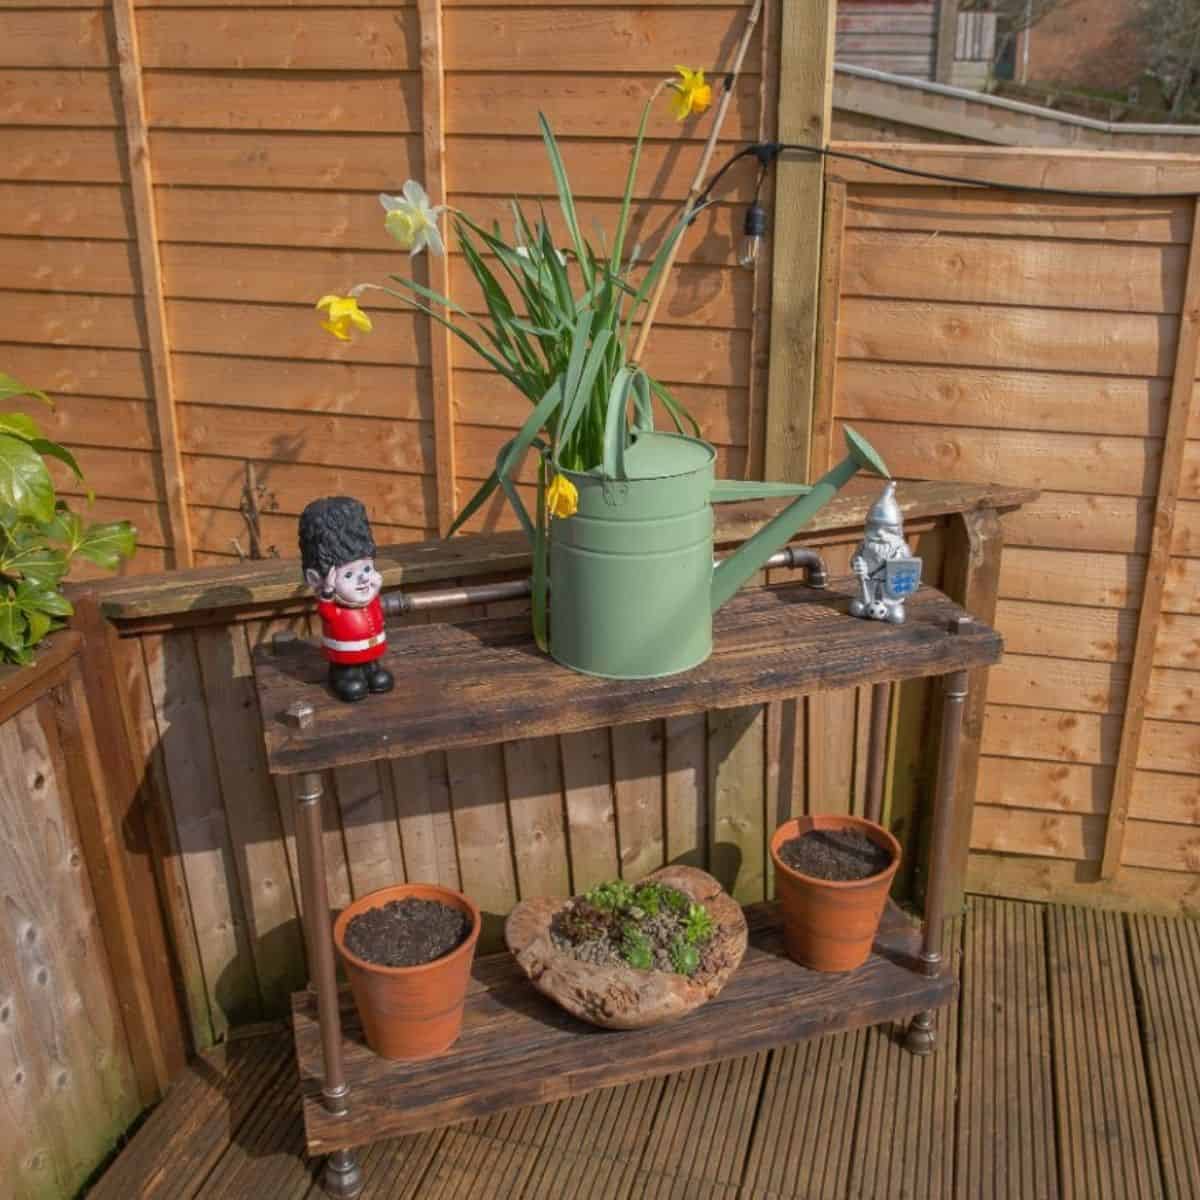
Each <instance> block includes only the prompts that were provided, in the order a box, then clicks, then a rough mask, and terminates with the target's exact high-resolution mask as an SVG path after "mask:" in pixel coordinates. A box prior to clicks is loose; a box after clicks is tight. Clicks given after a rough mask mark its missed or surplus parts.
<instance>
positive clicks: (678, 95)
mask: <svg viewBox="0 0 1200 1200" xmlns="http://www.w3.org/2000/svg"><path fill="white" fill-rule="evenodd" d="M675 70H676V71H678V72H679V82H678V83H672V84H671V88H672V90H673V91H674V92H675V94H674V95H673V96H672V97H671V111H672V112H673V113H674V114H675V117H676V119H677V120H679V121H686V120H687V119H688V117H690V116H691V115H692V114H693V113H702V112H704V110H705V109H706V108H708V106H709V105H710V104H711V103H712V87H711V86H710V85H709V84H707V83H705V82H704V72H703V71H689V70H688V69H687V67H676V68H675Z"/></svg>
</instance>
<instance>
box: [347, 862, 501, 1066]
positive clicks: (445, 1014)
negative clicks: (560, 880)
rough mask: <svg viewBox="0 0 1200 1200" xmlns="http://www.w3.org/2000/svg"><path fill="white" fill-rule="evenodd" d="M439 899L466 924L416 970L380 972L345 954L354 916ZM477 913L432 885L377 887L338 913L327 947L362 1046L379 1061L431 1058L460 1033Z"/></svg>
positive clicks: (458, 894) (461, 897)
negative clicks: (458, 937) (442, 951)
mask: <svg viewBox="0 0 1200 1200" xmlns="http://www.w3.org/2000/svg"><path fill="white" fill-rule="evenodd" d="M409 899H417V900H440V901H441V902H442V903H443V904H446V905H449V906H450V907H451V908H457V909H458V910H459V912H464V913H466V914H467V916H468V917H469V918H470V919H471V932H470V933H469V934H468V935H467V940H466V941H465V942H463V944H462V945H461V946H458V947H457V948H456V949H454V950H451V951H450V953H449V954H446V955H443V956H442V957H441V958H435V959H434V960H433V962H427V963H422V964H421V965H420V966H416V967H381V966H378V965H376V964H375V963H369V962H366V961H365V960H364V959H361V958H359V957H358V956H357V955H356V954H353V953H352V952H351V951H349V950H347V949H346V926H347V925H348V924H349V923H350V922H351V921H352V920H353V919H354V918H355V917H356V916H358V914H359V913H361V912H365V911H366V910H367V909H371V908H381V907H382V906H383V905H385V904H387V903H388V902H389V901H391V900H409ZM481 924H482V922H481V919H480V916H479V909H478V908H477V907H476V906H475V904H474V902H473V901H472V900H470V899H469V898H468V897H467V896H464V895H463V894H462V893H461V892H456V891H453V890H452V889H451V888H444V887H439V886H438V885H437V884H436V883H399V884H395V885H394V886H392V887H385V888H380V889H379V890H378V891H375V892H371V893H370V894H369V895H366V896H363V897H362V898H361V899H359V900H355V901H354V903H353V904H351V905H348V906H347V907H346V908H344V909H343V910H342V912H341V914H340V915H339V916H338V919H337V921H336V922H335V923H334V926H333V942H334V945H335V946H336V947H337V952H338V954H339V955H340V956H341V959H342V962H343V963H344V964H345V967H346V975H347V976H348V977H349V980H350V990H351V991H352V992H353V993H354V1003H355V1006H356V1007H357V1008H358V1015H359V1018H360V1020H361V1021H362V1024H363V1031H364V1032H365V1033H366V1035H367V1045H368V1046H370V1047H371V1049H372V1050H374V1051H375V1053H376V1054H379V1055H382V1056H383V1057H384V1058H399V1059H421V1058H433V1057H434V1056H435V1055H438V1054H442V1053H443V1052H444V1051H446V1050H448V1049H449V1048H450V1047H451V1046H452V1045H454V1043H455V1041H457V1040H458V1035H459V1033H461V1032H462V1020H463V1003H464V1001H465V1000H466V995H467V983H468V981H469V980H470V977H471V961H472V959H473V958H474V957H475V943H476V942H478V941H479V930H480V926H481Z"/></svg>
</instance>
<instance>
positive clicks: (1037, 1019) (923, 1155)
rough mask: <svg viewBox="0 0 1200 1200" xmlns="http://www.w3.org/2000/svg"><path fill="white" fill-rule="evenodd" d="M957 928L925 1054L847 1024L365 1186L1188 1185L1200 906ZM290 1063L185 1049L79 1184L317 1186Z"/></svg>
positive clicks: (121, 1196) (487, 1123)
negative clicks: (958, 966)
mask: <svg viewBox="0 0 1200 1200" xmlns="http://www.w3.org/2000/svg"><path fill="white" fill-rule="evenodd" d="M1126 934H1128V937H1127V936H1126ZM947 936H948V942H947V949H950V948H951V947H953V946H954V945H956V944H958V943H959V940H960V934H959V928H956V927H955V925H953V924H952V925H951V927H950V928H949V929H948V931H947ZM961 944H962V946H963V951H964V953H963V970H962V985H961V991H960V1001H959V1004H958V1005H957V1006H955V1007H953V1008H952V1009H950V1010H944V1015H943V1014H939V1020H938V1026H939V1048H938V1051H937V1053H936V1054H935V1055H934V1057H933V1058H926V1059H915V1058H911V1057H910V1056H908V1055H907V1053H906V1052H905V1051H904V1050H903V1049H901V1048H900V1046H899V1045H898V1044H897V1043H896V1042H895V1040H893V1039H894V1037H895V1035H896V1033H897V1032H898V1030H896V1029H892V1028H888V1027H882V1026H881V1027H877V1028H873V1029H858V1030H854V1031H851V1032H846V1033H838V1034H834V1035H831V1036H828V1037H824V1038H820V1039H815V1040H812V1041H808V1042H804V1043H800V1044H796V1045H791V1046H785V1047H782V1048H779V1049H776V1050H773V1051H770V1052H769V1053H767V1054H760V1055H757V1056H754V1055H752V1056H748V1057H742V1058H734V1059H730V1060H726V1061H723V1062H721V1063H719V1064H714V1065H710V1066H706V1067H702V1068H697V1069H694V1070H692V1071H689V1072H685V1073H683V1074H677V1075H673V1076H666V1077H663V1078H658V1079H651V1080H644V1081H642V1082H640V1083H636V1084H627V1085H621V1086H616V1087H610V1088H604V1089H599V1090H596V1091H592V1092H589V1093H586V1094H584V1095H581V1096H575V1097H572V1098H570V1099H566V1100H562V1101H558V1102H556V1103H553V1104H545V1105H539V1106H531V1107H527V1108H523V1109H515V1110H511V1111H508V1112H505V1113H501V1114H497V1115H494V1116H490V1117H485V1118H481V1119H479V1120H476V1121H473V1122H468V1123H466V1124H463V1125H457V1126H454V1127H452V1128H447V1129H437V1130H433V1131H430V1132H427V1133H419V1134H414V1135H411V1136H409V1137H404V1138H396V1139H391V1140H387V1141H381V1142H376V1143H375V1144H373V1145H371V1146H370V1147H368V1148H366V1149H364V1150H363V1151H362V1152H361V1161H362V1166H363V1174H364V1177H365V1181H366V1186H365V1189H364V1192H363V1200H418V1198H419V1200H484V1198H485V1197H486V1200H675V1198H677V1200H801V1198H803V1200H905V1198H908V1200H933V1198H935V1197H938V1196H952V1197H954V1200H1017V1198H1018V1197H1019V1198H1020V1200H1026V1197H1031V1198H1035V1200H1041V1198H1043V1197H1045V1198H1046V1200H1054V1197H1055V1196H1056V1195H1057V1196H1058V1197H1059V1198H1060V1200H1072V1198H1082V1197H1087V1198H1088V1200H1093V1198H1095V1200H1106V1198H1108V1200H1145V1198H1147V1197H1153V1196H1159V1195H1161V1196H1163V1197H1164V1198H1165V1200H1197V1197H1198V1196H1200V1186H1198V1185H1200V1170H1198V1168H1197V1128H1198V1120H1197V1118H1198V1115H1200V1114H1198V1110H1197V1105H1198V1104H1200V1100H1198V1099H1197V1097H1196V1095H1195V1094H1194V1088H1193V1086H1192V1085H1193V1083H1194V1080H1195V1079H1196V1078H1197V1076H1198V1074H1200V1001H1198V1000H1197V996H1198V995H1200V924H1196V923H1189V922H1186V921H1181V920H1175V919H1163V918H1150V917H1130V918H1126V917H1122V916H1120V915H1109V916H1103V915H1101V914H1096V913H1091V912H1088V911H1085V910H1082V909H1066V908H1062V907H1043V906H1040V905H1034V904H1026V903H1018V902H999V901H993V900H973V901H972V902H971V903H970V905H969V907H968V911H967V913H966V914H965V916H964V918H963V919H962V922H961ZM1135 1001H1136V1004H1135ZM956 1033H957V1036H958V1039H959V1043H960V1045H959V1046H958V1049H959V1051H960V1054H959V1055H957V1057H958V1059H959V1061H958V1063H957V1064H956V1061H955V1060H956V1053H955V1051H956V1045H955V1041H954V1036H955V1034H956ZM295 1072H296V1064H295V1061H294V1059H293V1055H292V1050H291V1048H290V1045H288V1044H287V1043H286V1042H285V1040H284V1039H282V1038H280V1037H278V1036H274V1037H263V1038H256V1039H253V1040H251V1039H245V1040H243V1041H239V1042H235V1043H233V1045H232V1046H230V1047H229V1048H228V1049H227V1050H223V1051H220V1052H218V1053H216V1054H215V1055H209V1056H206V1057H205V1058H204V1059H201V1060H198V1061H197V1062H196V1063H194V1064H193V1066H192V1067H191V1068H190V1069H189V1073H188V1075H187V1076H186V1077H185V1078H184V1080H182V1081H181V1082H180V1083H179V1084H178V1085H177V1086H176V1088H175V1089H173V1090H172V1092H171V1093H170V1094H169V1095H168V1097H167V1099H166V1100H165V1101H164V1102H163V1104H162V1105H161V1106H160V1107H159V1109H158V1110H156V1111H155V1112H154V1113H152V1114H151V1115H150V1117H149V1118H148V1120H147V1121H146V1123H145V1125H144V1126H143V1129H142V1131H141V1132H140V1133H139V1134H138V1135H137V1136H136V1137H135V1138H134V1139H133V1141H132V1142H131V1144H130V1145H129V1146H128V1147H127V1148H126V1149H125V1151H124V1152H123V1153H122V1155H121V1156H120V1158H119V1159H118V1160H117V1161H116V1163H115V1164H114V1165H113V1167H112V1168H111V1169H110V1170H109V1172H108V1174H107V1175H106V1176H105V1177H104V1178H103V1179H102V1180H101V1181H100V1182H99V1183H98V1184H97V1185H95V1187H94V1189H93V1191H92V1193H91V1196H92V1197H96V1198H99V1200H127V1198H128V1197H132V1196H138V1197H143V1196H145V1197H151V1198H152V1200H265V1198H267V1197H269V1198H270V1200H276V1198H277V1197H278V1198H280V1200H322V1195H323V1193H322V1192H321V1188H320V1183H319V1180H317V1179H316V1178H315V1177H314V1169H315V1167H316V1165H317V1164H316V1163H315V1162H311V1163H310V1162H307V1161H306V1160H305V1159H304V1158H303V1152H302V1149H301V1142H302V1138H303V1127H302V1123H301V1117H300V1111H299V1105H298V1102H297V1097H296V1092H295V1086H296V1075H295ZM956 1081H957V1082H956ZM956 1091H957V1096H958V1100H957V1109H956V1107H955V1092H956ZM189 1122H190V1123H189ZM189 1155H190V1157H189ZM1156 1187H1157V1188H1158V1190H1157V1191H1156V1190H1155V1188H1156Z"/></svg>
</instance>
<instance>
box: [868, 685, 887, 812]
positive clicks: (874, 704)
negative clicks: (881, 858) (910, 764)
mask: <svg viewBox="0 0 1200 1200" xmlns="http://www.w3.org/2000/svg"><path fill="white" fill-rule="evenodd" d="M891 698H892V685H891V684H890V683H877V684H875V686H874V687H872V688H871V724H870V727H869V728H870V740H869V741H868V743H867V803H866V813H865V816H866V818H867V820H868V821H874V822H875V824H876V825H878V824H879V823H880V822H881V821H882V820H883V775H884V768H885V767H886V766H887V735H888V713H889V710H890V708H891Z"/></svg>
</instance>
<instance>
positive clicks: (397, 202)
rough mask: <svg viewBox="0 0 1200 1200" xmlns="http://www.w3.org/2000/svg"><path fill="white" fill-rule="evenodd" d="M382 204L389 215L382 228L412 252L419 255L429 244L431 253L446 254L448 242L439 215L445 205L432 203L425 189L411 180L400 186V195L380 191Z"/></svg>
mask: <svg viewBox="0 0 1200 1200" xmlns="http://www.w3.org/2000/svg"><path fill="white" fill-rule="evenodd" d="M379 203H380V204H382V205H383V208H384V211H385V212H386V213H387V216H386V217H384V219H383V227H384V228H385V229H386V230H387V231H388V233H390V234H391V235H392V237H394V238H395V239H396V241H398V242H399V243H400V245H401V246H402V247H403V248H404V249H405V250H407V251H408V252H409V253H410V254H420V253H421V251H422V250H424V249H425V247H426V246H428V247H429V250H430V252H431V253H432V254H445V253H446V244H445V243H444V242H443V241H442V234H441V231H440V230H439V229H438V226H437V223H438V217H439V216H440V215H441V214H442V213H443V212H445V210H446V206H445V205H444V204H436V205H435V204H430V203H429V197H428V196H427V195H426V194H425V189H424V188H423V187H422V186H421V185H420V184H419V183H418V182H417V181H416V180H415V179H410V180H409V181H408V182H407V183H406V184H405V185H404V187H402V188H401V189H400V195H399V196H389V195H388V194H387V193H386V192H380V194H379Z"/></svg>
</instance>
